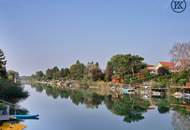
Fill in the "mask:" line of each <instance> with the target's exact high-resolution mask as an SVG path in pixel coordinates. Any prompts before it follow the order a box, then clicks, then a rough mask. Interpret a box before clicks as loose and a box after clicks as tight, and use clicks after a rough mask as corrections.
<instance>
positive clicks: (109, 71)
mask: <svg viewBox="0 0 190 130" xmlns="http://www.w3.org/2000/svg"><path fill="white" fill-rule="evenodd" d="M112 76H113V67H112V64H111V62H108V63H107V66H106V70H105V80H106V81H111V79H112Z"/></svg>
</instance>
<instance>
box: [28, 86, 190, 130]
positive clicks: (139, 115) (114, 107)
mask: <svg viewBox="0 0 190 130" xmlns="http://www.w3.org/2000/svg"><path fill="white" fill-rule="evenodd" d="M31 87H32V88H34V89H35V90H36V91H37V92H39V93H43V94H42V95H44V92H45V94H46V95H48V96H50V97H53V98H54V99H56V100H58V101H60V100H61V99H60V98H63V99H68V100H71V101H72V103H73V104H74V105H76V106H78V107H79V109H81V104H83V105H82V106H85V108H87V109H92V110H96V109H97V111H96V112H98V110H100V109H101V110H102V106H105V107H106V109H107V110H109V111H110V112H112V113H113V114H114V115H117V116H118V117H121V118H122V119H123V122H125V123H124V124H126V128H130V129H132V130H133V127H131V125H130V124H133V123H135V122H136V125H139V126H138V128H141V127H142V126H141V127H140V124H142V120H145V119H146V121H149V123H150V122H151V121H152V122H151V123H153V124H154V125H152V126H151V125H150V126H147V124H145V125H146V126H145V127H146V129H147V130H150V128H154V127H156V124H159V122H163V123H165V125H167V128H172V129H176V130H178V129H182V130H186V129H187V128H189V126H190V121H189V119H190V101H189V100H186V99H176V98H174V97H166V98H148V99H144V98H143V96H140V95H134V96H132V95H126V96H123V97H122V98H114V96H113V95H112V94H102V93H101V94H100V93H99V92H98V91H97V90H96V89H64V90H60V89H57V88H53V87H51V86H43V85H32V86H31ZM45 99H47V97H44V100H45ZM44 100H43V101H44ZM35 101H36V100H35ZM48 101H49V100H48ZM51 101H52V100H51ZM64 105H65V104H63V106H64ZM79 105H80V106H79ZM61 106H62V105H61ZM53 107H54V106H52V109H53ZM59 109H62V108H58V110H59ZM68 109H69V108H68ZM152 109H154V110H152ZM85 111H86V110H85ZM63 113H64V112H63ZM39 114H40V113H39ZM51 114H56V113H51ZM149 114H156V116H155V119H154V117H153V118H151V117H152V115H151V116H150V115H149ZM56 118H57V117H56ZM62 118H66V117H65V116H63V117H62V116H61V117H60V119H62ZM69 118H70V117H69ZM89 118H91V117H89ZM148 118H151V119H148ZM147 119H148V120H147ZM62 120H63V119H62ZM97 120H99V119H97ZM40 121H41V122H43V121H42V120H40ZM155 122H156V124H155ZM73 123H75V122H73ZM88 123H89V122H88ZM110 123H112V122H110ZM65 125H66V124H65ZM158 126H159V125H158ZM105 127H106V128H109V126H107V125H106V126H105ZM118 129H119V128H118ZM155 129H157V128H155ZM187 130H188V129H187Z"/></svg>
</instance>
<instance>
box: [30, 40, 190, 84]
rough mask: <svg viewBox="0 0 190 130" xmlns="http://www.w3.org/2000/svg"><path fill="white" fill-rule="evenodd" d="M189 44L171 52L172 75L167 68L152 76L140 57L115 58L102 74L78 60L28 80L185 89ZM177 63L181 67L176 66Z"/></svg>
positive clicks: (189, 65) (189, 63) (91, 64)
mask: <svg viewBox="0 0 190 130" xmlns="http://www.w3.org/2000/svg"><path fill="white" fill-rule="evenodd" d="M189 52H190V42H187V43H177V44H175V45H174V46H173V47H172V49H171V50H170V54H171V56H172V58H171V61H173V62H174V63H176V64H178V70H179V71H178V72H176V73H172V72H169V71H168V68H162V71H164V72H162V74H156V75H155V74H152V73H150V71H148V70H147V64H146V63H145V62H144V58H143V57H142V56H139V55H132V54H117V55H114V56H112V57H111V59H110V60H109V61H108V62H107V66H106V69H105V70H101V69H100V67H99V63H98V62H89V63H87V64H86V65H85V64H83V63H81V62H80V61H79V60H77V61H76V63H75V64H73V65H71V66H70V67H69V68H61V69H60V68H58V67H53V68H49V69H47V70H46V71H45V72H42V71H38V72H36V73H35V74H33V75H32V76H31V79H35V80H39V81H42V80H67V79H73V80H91V81H97V80H103V81H108V82H109V81H111V80H112V79H113V78H115V79H121V81H122V82H123V83H142V82H144V81H150V80H153V81H156V82H159V84H160V85H161V86H166V85H168V84H180V85H185V84H186V83H187V82H189V81H190V78H189V77H190V71H189V70H190V53H189ZM179 63H180V64H179Z"/></svg>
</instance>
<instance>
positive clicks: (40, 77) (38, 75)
mask: <svg viewBox="0 0 190 130" xmlns="http://www.w3.org/2000/svg"><path fill="white" fill-rule="evenodd" d="M44 76H45V75H44V73H43V72H42V71H37V72H36V74H35V79H36V80H43V79H44Z"/></svg>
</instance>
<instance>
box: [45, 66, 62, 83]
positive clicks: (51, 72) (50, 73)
mask: <svg viewBox="0 0 190 130" xmlns="http://www.w3.org/2000/svg"><path fill="white" fill-rule="evenodd" d="M59 78H60V71H59V68H58V67H53V68H52V69H47V71H46V79H49V80H52V79H59Z"/></svg>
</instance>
